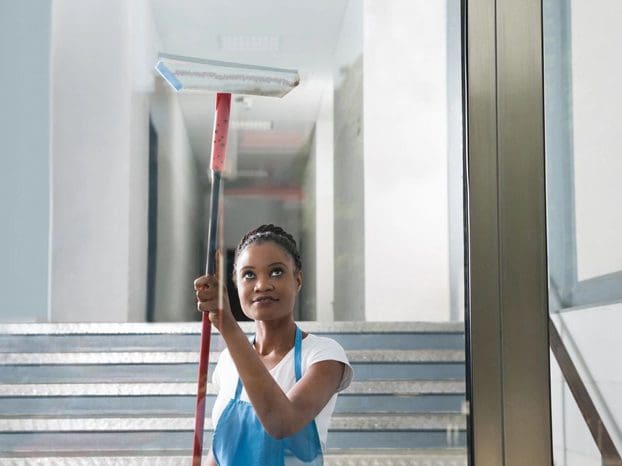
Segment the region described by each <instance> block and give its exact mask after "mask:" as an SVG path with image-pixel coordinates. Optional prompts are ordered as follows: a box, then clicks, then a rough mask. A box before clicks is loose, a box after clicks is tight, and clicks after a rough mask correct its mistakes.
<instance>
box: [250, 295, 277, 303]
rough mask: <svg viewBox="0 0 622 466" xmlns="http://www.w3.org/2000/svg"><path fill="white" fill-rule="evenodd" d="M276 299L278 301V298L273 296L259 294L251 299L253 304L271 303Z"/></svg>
mask: <svg viewBox="0 0 622 466" xmlns="http://www.w3.org/2000/svg"><path fill="white" fill-rule="evenodd" d="M276 301H278V299H276V298H274V297H273V296H260V297H258V298H254V299H253V304H264V303H272V302H276Z"/></svg>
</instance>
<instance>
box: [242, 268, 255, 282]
mask: <svg viewBox="0 0 622 466" xmlns="http://www.w3.org/2000/svg"><path fill="white" fill-rule="evenodd" d="M242 278H243V279H245V280H250V279H252V278H255V274H254V273H253V272H251V271H250V270H247V271H246V272H243V273H242Z"/></svg>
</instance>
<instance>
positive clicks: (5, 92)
mask: <svg viewBox="0 0 622 466" xmlns="http://www.w3.org/2000/svg"><path fill="white" fill-rule="evenodd" d="M50 29H51V6H50V2H33V1H29V2H8V1H5V2H1V3H0V62H1V63H2V66H1V71H0V102H2V110H0V141H2V146H1V148H0V224H1V225H2V228H0V264H1V265H0V296H2V302H1V304H0V321H5V322H9V321H10V322H29V321H46V320H47V310H48V255H49V248H48V237H49V216H50V202H49V187H50V179H49V178H50V86H49V80H50Z"/></svg>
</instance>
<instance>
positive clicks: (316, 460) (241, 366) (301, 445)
mask: <svg viewBox="0 0 622 466" xmlns="http://www.w3.org/2000/svg"><path fill="white" fill-rule="evenodd" d="M301 267H302V264H301V259H300V254H299V252H298V249H297V247H296V242H295V240H294V238H293V237H292V236H291V235H290V234H288V233H287V232H285V231H284V230H283V229H282V228H280V227H277V226H274V225H262V226H260V227H258V228H256V229H254V230H252V231H250V232H248V233H247V234H246V235H245V236H244V237H243V238H242V240H241V241H240V244H239V245H238V247H237V249H236V251H235V259H234V268H233V275H234V282H235V284H236V287H237V290H238V295H239V297H240V304H241V306H242V310H243V311H244V314H246V315H247V316H248V317H249V318H250V319H252V320H254V321H255V326H256V333H255V338H254V340H253V341H252V343H251V342H249V340H248V339H247V337H246V335H245V334H244V332H243V331H242V329H241V328H240V326H239V325H238V323H237V322H236V320H235V318H234V317H233V314H232V313H231V309H230V307H229V302H228V300H227V298H226V296H227V293H226V290H225V284H224V283H221V282H219V280H218V277H217V276H215V275H210V276H203V277H200V278H198V279H197V280H196V281H195V282H194V288H195V292H196V298H197V307H198V309H199V310H200V311H202V312H208V313H209V319H210V321H211V322H212V324H213V325H214V326H215V327H216V328H218V330H219V331H220V333H221V335H222V337H223V338H224V340H225V342H226V344H227V349H226V350H225V351H223V353H222V354H221V356H220V359H219V361H218V364H217V366H216V369H215V371H214V375H213V377H212V379H213V383H214V385H215V386H216V387H218V389H219V393H218V397H217V399H216V402H215V404H214V408H213V411H212V421H213V424H214V426H216V428H215V432H214V437H213V440H212V449H211V451H210V454H209V457H208V458H209V459H208V461H209V464H211V465H216V464H218V465H221V466H238V465H245V466H253V465H257V466H271V465H275V466H276V465H283V464H285V462H287V464H309V463H311V464H316V465H319V464H322V450H323V448H324V445H325V443H326V435H327V431H328V424H329V421H330V416H331V415H332V412H333V410H334V408H335V402H336V398H337V393H338V392H339V391H341V390H344V389H345V388H347V387H348V385H349V384H350V381H351V380H352V368H351V367H350V365H349V363H348V360H347V358H346V355H345V352H344V350H343V348H342V347H341V346H340V345H339V344H338V343H337V342H335V341H334V340H331V339H328V338H324V337H318V336H315V335H311V334H307V333H305V332H302V331H300V329H298V327H297V326H296V324H295V322H294V303H295V301H296V296H297V295H298V292H299V291H300V288H301V286H302V271H301ZM219 296H220V299H221V301H222V305H220V306H219V304H218V301H219Z"/></svg>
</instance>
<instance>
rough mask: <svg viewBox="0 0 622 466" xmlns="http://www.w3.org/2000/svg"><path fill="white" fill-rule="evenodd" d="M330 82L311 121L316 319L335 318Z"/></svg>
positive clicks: (331, 97) (332, 149)
mask: <svg viewBox="0 0 622 466" xmlns="http://www.w3.org/2000/svg"><path fill="white" fill-rule="evenodd" d="M331 87H332V86H327V92H326V93H324V94H323V95H322V102H321V103H320V111H319V114H318V119H317V122H316V124H315V156H314V163H315V224H316V232H315V240H316V243H315V259H314V262H315V264H316V269H315V273H316V277H315V285H316V299H315V306H316V318H317V320H319V321H320V322H332V321H333V320H334V319H335V311H334V308H333V303H334V299H335V294H334V285H335V281H334V280H335V262H334V257H335V251H334V244H335V240H334V234H335V232H334V225H335V214H334V204H333V192H334V189H333V186H334V179H333V178H334V177H333V156H334V144H333V137H334V135H333V121H332V115H333V93H332V91H331Z"/></svg>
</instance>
